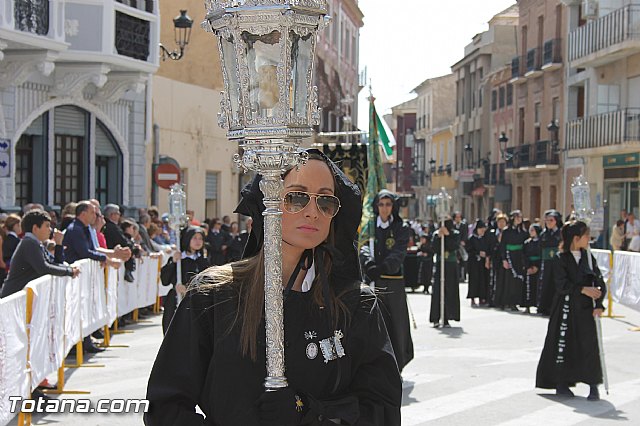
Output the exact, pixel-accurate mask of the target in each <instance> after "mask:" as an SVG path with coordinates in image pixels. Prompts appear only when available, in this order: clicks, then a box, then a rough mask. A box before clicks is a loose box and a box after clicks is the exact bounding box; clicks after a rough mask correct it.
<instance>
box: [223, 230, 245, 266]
mask: <svg viewBox="0 0 640 426" xmlns="http://www.w3.org/2000/svg"><path fill="white" fill-rule="evenodd" d="M241 235H242V234H241V233H240V230H239V227H238V222H231V225H230V226H229V247H227V263H228V262H236V261H238V260H240V259H242V251H243V250H244V245H245V244H246V243H247V241H246V239H244V240H243V238H242V236H241Z"/></svg>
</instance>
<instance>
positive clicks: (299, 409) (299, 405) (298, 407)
mask: <svg viewBox="0 0 640 426" xmlns="http://www.w3.org/2000/svg"><path fill="white" fill-rule="evenodd" d="M295 397H296V411H297V412H298V413H302V409H303V408H304V403H303V402H302V399H301V398H300V397H299V396H298V395H295Z"/></svg>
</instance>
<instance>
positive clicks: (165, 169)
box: [154, 163, 180, 189]
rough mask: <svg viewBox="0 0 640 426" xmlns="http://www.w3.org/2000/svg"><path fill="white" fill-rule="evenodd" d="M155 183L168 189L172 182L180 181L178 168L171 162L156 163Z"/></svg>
mask: <svg viewBox="0 0 640 426" xmlns="http://www.w3.org/2000/svg"><path fill="white" fill-rule="evenodd" d="M154 180H155V182H156V185H158V186H159V187H160V188H164V189H169V188H170V187H171V185H173V184H174V183H180V169H179V168H178V167H176V166H175V165H173V164H169V163H163V164H158V166H157V167H156V172H155V174H154Z"/></svg>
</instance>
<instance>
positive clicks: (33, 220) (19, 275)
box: [0, 209, 80, 297]
mask: <svg viewBox="0 0 640 426" xmlns="http://www.w3.org/2000/svg"><path fill="white" fill-rule="evenodd" d="M22 227H23V229H24V230H26V231H27V232H26V233H25V235H24V238H23V239H22V240H21V241H20V243H19V244H18V247H17V248H16V251H15V254H14V258H13V267H12V268H11V270H10V271H9V275H8V276H7V279H6V281H5V283H4V285H3V286H2V292H1V293H0V297H7V296H9V295H11V294H13V293H17V292H18V291H20V290H22V289H23V288H24V287H25V286H26V285H27V284H28V283H29V282H30V281H33V280H35V279H36V278H40V277H42V276H43V275H47V274H50V275H55V276H58V277H62V276H68V277H74V278H75V277H77V276H78V274H79V273H80V269H78V268H76V267H71V266H64V265H61V264H55V263H54V262H52V258H53V257H52V256H50V255H49V254H48V253H47V254H46V255H45V248H44V246H43V245H42V243H43V242H44V241H46V240H47V239H48V238H49V236H50V235H51V217H50V216H49V215H48V214H47V213H46V212H45V211H43V210H39V209H37V210H31V211H29V212H28V213H27V214H25V215H24V218H23V219H22ZM56 239H57V240H56V247H58V246H59V247H60V248H62V246H61V243H62V234H61V233H59V234H57V235H56ZM60 252H61V249H60ZM59 260H60V259H59Z"/></svg>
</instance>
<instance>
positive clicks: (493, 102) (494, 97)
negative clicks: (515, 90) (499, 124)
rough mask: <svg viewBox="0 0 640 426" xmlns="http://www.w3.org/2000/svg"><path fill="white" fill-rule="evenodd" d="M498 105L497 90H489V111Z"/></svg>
mask: <svg viewBox="0 0 640 426" xmlns="http://www.w3.org/2000/svg"><path fill="white" fill-rule="evenodd" d="M497 107H498V91H497V90H495V89H493V90H492V91H491V111H495V110H496V109H497Z"/></svg>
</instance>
